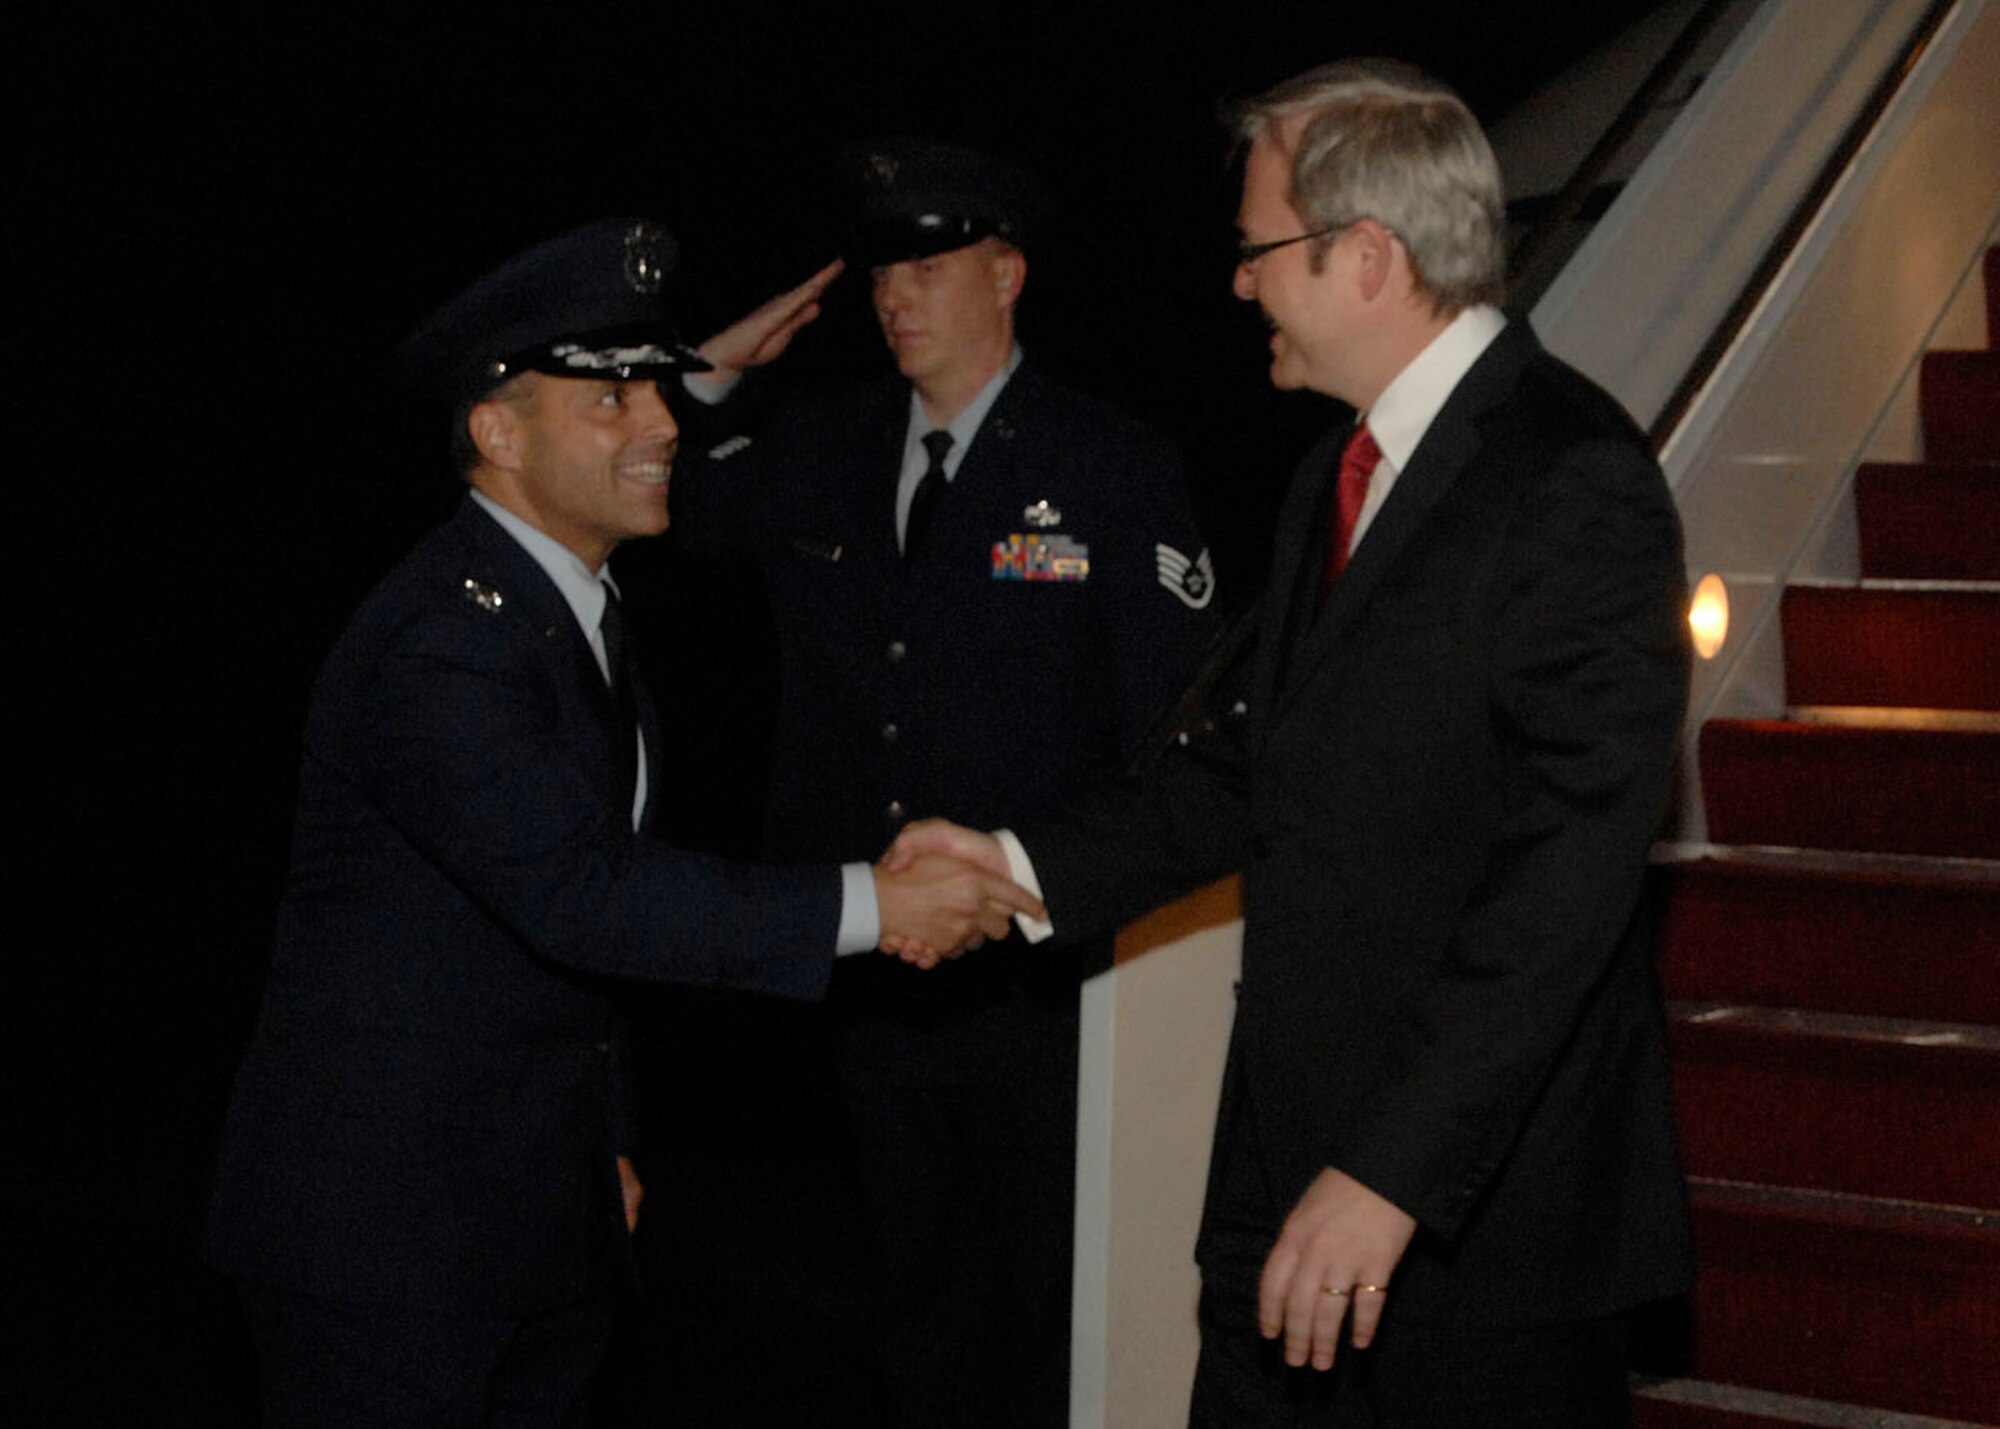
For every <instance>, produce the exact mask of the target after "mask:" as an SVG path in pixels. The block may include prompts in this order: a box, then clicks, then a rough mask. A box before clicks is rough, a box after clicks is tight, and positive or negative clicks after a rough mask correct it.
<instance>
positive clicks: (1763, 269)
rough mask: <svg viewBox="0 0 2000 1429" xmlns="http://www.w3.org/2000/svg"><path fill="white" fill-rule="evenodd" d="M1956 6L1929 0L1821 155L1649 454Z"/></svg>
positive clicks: (1683, 384)
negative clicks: (1829, 148) (1837, 137)
mask: <svg viewBox="0 0 2000 1429" xmlns="http://www.w3.org/2000/svg"><path fill="white" fill-rule="evenodd" d="M1958 4H1959V0H1932V3H1931V5H1930V6H1929V8H1928V9H1926V10H1925V11H1924V13H1923V15H1922V16H1921V17H1920V18H1919V19H1918V21H1917V23H1916V24H1915V25H1914V26H1912V27H1911V30H1910V35H1909V37H1908V38H1907V39H1906V40H1904V42H1903V44H1902V47H1901V49H1899V50H1898V51H1897V54H1896V57H1895V59H1894V60H1893V61H1891V63H1890V64H1889V66H1888V68H1887V69H1885V70H1884V71H1883V72H1882V77H1881V78H1880V79H1878V80H1877V81H1876V82H1875V87H1874V88H1873V89H1871V90H1870V91H1869V93H1868V98H1867V99H1866V100H1865V101H1864V102H1863V103H1862V106H1861V108H1860V109H1859V110H1858V111H1856V113H1855V116H1854V118H1853V119H1852V120H1850V121H1849V123H1848V125H1847V128H1846V129H1845V130H1844V131H1843V132H1842V134H1841V136H1840V142H1839V143H1837V144H1835V145H1834V147H1833V151H1832V152H1831V153H1829V154H1828V155H1827V157H1826V161H1825V162H1824V163H1823V164H1821V165H1820V168H1819V172H1818V173H1817V174H1815V175H1814V177H1813V181H1812V183H1811V184H1809V185H1808V186H1807V188H1806V191H1805V193H1804V194H1802V195H1801V196H1800V198H1799V201H1798V202H1797V203H1796V204H1794V205H1793V206H1792V211H1791V213H1790V215H1789V216H1787V218H1786V219H1785V221H1784V223H1783V224H1782V225H1780V227H1779V229H1778V231H1777V233H1776V234H1775V235H1774V236H1773V237H1772V239H1771V241H1770V243H1769V244H1768V245H1766V247H1765V249H1764V255H1763V257H1762V258H1761V259H1759V260H1758V262H1757V266H1756V267H1755V268H1753V269H1752V270H1751V272H1750V276H1749V277H1748V278H1746V279H1745V280H1744V282H1743V285H1742V287H1741V288H1740V289H1739V290H1738V291H1737V295H1736V299H1735V301H1734V302H1732V303H1731V304H1730V306H1729V309H1728V311H1727V312H1725V313H1724V314H1723V316H1722V319H1721V321H1720V322H1718V323H1717V324H1716V326H1715V328H1714V330H1713V331H1712V332H1710V334H1709V336H1708V340H1707V342H1705V343H1704V344H1703V345H1702V347H1701V350H1700V351H1699V352H1697V353H1696V354H1695V357H1694V360H1693V362H1692V363H1690V364H1689V366H1688V370H1687V372H1686V374H1685V375H1683V376H1682V378H1681V380H1680V382H1679V383H1678V384H1677V385H1676V386H1675V387H1674V390H1673V392H1672V393H1671V394H1669V396H1668V397H1667V400H1666V402H1665V404H1664V405H1662V407H1661V408H1660V411H1659V414H1658V415H1657V416H1655V417H1654V418H1653V422H1652V425H1651V426H1650V427H1649V428H1648V429H1647V433H1646V434H1647V436H1648V437H1649V438H1650V439H1651V441H1652V444H1653V450H1654V451H1655V452H1660V451H1664V450H1665V449H1666V445H1667V442H1668V440H1669V439H1670V438H1671V437H1672V436H1673V434H1674V430H1675V428H1677V427H1678V426H1679V425H1680V424H1681V420H1682V419H1683V418H1684V417H1686V416H1687V414H1688V411H1689V409H1690V408H1691V407H1693V405H1694V400H1695V398H1696V397H1697V396H1699V395H1700V394H1701V390H1702V388H1704V387H1706V386H1707V385H1708V382H1709V379H1710V378H1712V377H1714V376H1715V373H1716V369H1717V368H1719V367H1720V366H1721V365H1722V360H1723V358H1724V357H1725V356H1726V355H1727V354H1728V353H1729V350H1730V349H1731V348H1732V347H1734V346H1735V345H1736V340H1737V339H1738V338H1739V337H1740V336H1742V333H1743V329H1744V328H1745V327H1746V326H1747V325H1748V323H1749V321H1750V317H1751V314H1753V313H1754V312H1756V310H1757V307H1758V305H1759V304H1761V303H1762V302H1763V300H1764V296H1765V294H1766V293H1768V292H1769V291H1770V289H1771V286H1772V284H1773V283H1775V282H1776V281H1777V278H1778V274H1779V273H1780V272H1781V271H1782V270H1783V268H1784V266H1785V264H1786V262H1787V261H1788V260H1789V259H1790V258H1791V256H1792V252H1793V250H1794V249H1796V248H1797V247H1798V246H1799V243H1800V242H1801V241H1802V240H1803V239H1804V237H1805V234H1806V231H1807V229H1809V228H1810V227H1811V226H1812V224H1813V220H1814V219H1816V218H1817V217H1818V216H1819V213H1820V210H1821V209H1822V208H1823V207H1825V205H1826V202H1827V200H1828V198H1830V197H1831V196H1832V194H1833V190H1834V188H1835V186H1836V185H1838V184H1839V182H1840V179H1841V176H1842V175H1843V174H1844V173H1846V172H1847V170H1848V168H1849V167H1850V166H1851V165H1852V164H1853V163H1854V160H1855V158H1856V157H1857V156H1858V155H1859V154H1860V152H1861V148H1862V145H1864V144H1865V143H1867V141H1868V136H1869V135H1870V134H1872V133H1873V132H1874V130H1875V127H1876V125H1877V124H1879V123H1880V122H1881V120H1882V116H1883V115H1884V114H1885V113H1886V112H1887V111H1888V108H1889V105H1890V103H1891V102H1892V101H1893V100H1894V99H1895V97H1896V93H1897V91H1898V90H1900V89H1901V88H1902V87H1903V84H1904V82H1905V81H1907V80H1908V79H1909V77H1910V74H1911V72H1912V71H1913V70H1915V68H1916V66H1917V62H1918V61H1919V60H1920V59H1922V58H1923V55H1924V52H1925V51H1926V50H1928V49H1929V48H1930V46H1931V43H1932V41H1934V40H1935V39H1936V38H1937V33H1938V31H1939V30H1940V29H1942V28H1943V26H1944V22H1945V20H1946V18H1947V17H1948V16H1949V15H1950V14H1951V12H1952V11H1953V10H1954V9H1955V8H1957V6H1958Z"/></svg>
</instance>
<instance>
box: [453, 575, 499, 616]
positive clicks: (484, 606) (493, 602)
mask: <svg viewBox="0 0 2000 1429" xmlns="http://www.w3.org/2000/svg"><path fill="white" fill-rule="evenodd" d="M463 590H464V591H465V598H466V599H467V600H469V601H471V602H472V603H473V604H474V605H476V606H478V607H479V608H480V609H481V610H483V611H485V612H486V613H487V614H489V615H491V614H493V613H494V612H495V611H497V610H499V609H500V607H501V606H503V605H505V604H506V603H507V597H506V596H504V595H502V594H500V592H499V591H497V590H495V589H493V587H492V586H490V585H481V584H480V583H479V582H478V581H476V580H474V579H473V578H472V577H471V576H467V577H466V578H465V585H464V586H463Z"/></svg>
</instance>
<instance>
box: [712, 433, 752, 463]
mask: <svg viewBox="0 0 2000 1429" xmlns="http://www.w3.org/2000/svg"><path fill="white" fill-rule="evenodd" d="M749 445H750V438H748V437H746V436H744V435H743V434H742V433H741V432H738V433H737V434H736V435H735V436H733V437H731V438H729V440H728V441H723V442H717V443H716V444H715V445H714V446H712V447H710V448H709V449H708V459H709V460H710V461H728V460H729V459H730V458H731V457H733V456H735V455H736V454H737V453H738V452H740V451H742V450H743V449H744V448H745V447H747V446H749Z"/></svg>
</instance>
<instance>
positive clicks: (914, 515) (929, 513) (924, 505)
mask: <svg viewBox="0 0 2000 1429" xmlns="http://www.w3.org/2000/svg"><path fill="white" fill-rule="evenodd" d="M924 450H925V451H926V452H928V453H929V454H930V463H929V465H927V466H925V467H924V474H923V475H922V476H921V477H920V478H918V480H917V489H916V490H915V491H913V492H912V493H910V514H909V516H908V518H907V519H906V520H905V521H904V523H903V559H904V561H906V562H908V561H914V560H916V558H917V549H918V547H920V546H921V545H922V544H923V540H924V533H925V532H926V531H927V530H928V529H929V528H930V524H931V522H932V520H933V519H935V517H936V515H937V505H938V502H939V501H940V500H942V499H943V497H944V489H945V487H947V486H949V485H950V484H951V483H950V482H948V481H946V480H945V476H944V459H945V455H946V453H948V452H949V451H950V450H951V433H950V432H948V431H946V430H945V429H944V428H943V427H939V428H938V429H937V430H935V431H930V432H925V433H924Z"/></svg>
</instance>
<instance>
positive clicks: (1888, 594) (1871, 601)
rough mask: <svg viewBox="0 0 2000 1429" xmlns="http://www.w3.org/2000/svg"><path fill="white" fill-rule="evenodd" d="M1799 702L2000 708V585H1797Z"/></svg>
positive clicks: (1793, 634) (1792, 665)
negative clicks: (1985, 586) (1982, 586)
mask: <svg viewBox="0 0 2000 1429" xmlns="http://www.w3.org/2000/svg"><path fill="white" fill-rule="evenodd" d="M1782 618H1783V621H1784V632H1785V697H1786V698H1787V699H1788V700H1789V701H1790V702H1791V703H1792V704H1793V705H1895V706H1907V707H1912V708H1927V709H1942V710H2000V585H1993V586H1992V587H1991V588H1976V587H1966V586H1941V585H1926V586H1919V587H1909V586H1885V587H1871V586H1799V585H1795V586H1791V587H1788V588H1787V589H1786V591H1785V594H1784V604H1783V607H1782Z"/></svg>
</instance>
